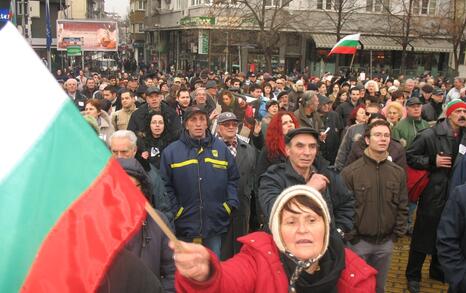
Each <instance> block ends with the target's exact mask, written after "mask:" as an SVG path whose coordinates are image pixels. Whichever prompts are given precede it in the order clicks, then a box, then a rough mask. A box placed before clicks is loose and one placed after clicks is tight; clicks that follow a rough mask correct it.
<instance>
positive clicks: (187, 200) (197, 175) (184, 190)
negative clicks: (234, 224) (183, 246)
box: [160, 130, 239, 239]
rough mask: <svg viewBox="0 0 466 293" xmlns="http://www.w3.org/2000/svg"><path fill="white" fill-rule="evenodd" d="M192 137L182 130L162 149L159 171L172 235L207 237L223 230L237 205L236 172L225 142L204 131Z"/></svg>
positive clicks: (190, 237) (237, 176)
mask: <svg viewBox="0 0 466 293" xmlns="http://www.w3.org/2000/svg"><path fill="white" fill-rule="evenodd" d="M206 133H207V134H206V137H205V138H204V139H202V140H196V139H193V138H191V137H190V136H189V134H188V132H187V131H186V130H185V131H184V132H183V133H182V134H181V136H180V139H179V140H177V141H175V142H173V143H172V144H170V145H169V146H168V147H166V148H165V149H164V150H163V153H162V159H161V164H160V172H161V175H162V178H163V180H164V182H165V186H166V189H167V195H168V198H169V201H170V206H171V210H172V212H173V214H174V215H175V229H176V235H177V236H178V237H181V238H183V239H192V238H195V237H201V238H209V237H212V236H216V235H220V234H222V233H225V232H226V231H227V229H228V225H229V223H230V214H231V210H232V209H235V208H237V207H238V206H239V201H238V196H237V185H238V180H239V173H238V169H237V167H236V163H235V159H234V157H233V155H232V154H231V153H230V151H229V149H228V148H227V146H226V145H225V143H224V142H223V141H221V140H219V139H218V138H216V137H214V136H212V135H211V134H210V132H206Z"/></svg>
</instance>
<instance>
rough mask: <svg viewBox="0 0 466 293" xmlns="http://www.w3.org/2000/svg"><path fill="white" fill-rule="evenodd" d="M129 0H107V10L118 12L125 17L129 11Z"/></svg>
mask: <svg viewBox="0 0 466 293" xmlns="http://www.w3.org/2000/svg"><path fill="white" fill-rule="evenodd" d="M128 7H129V0H105V11H107V12H116V13H118V14H119V15H120V16H121V17H123V18H124V16H125V15H126V13H127V12H128Z"/></svg>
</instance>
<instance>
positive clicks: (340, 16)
mask: <svg viewBox="0 0 466 293" xmlns="http://www.w3.org/2000/svg"><path fill="white" fill-rule="evenodd" d="M366 7H367V5H366V4H365V3H363V2H362V1H358V0H327V1H324V0H318V1H317V8H318V9H323V11H324V14H325V15H326V16H327V18H328V20H329V21H330V23H332V25H333V29H334V32H335V35H336V42H338V41H339V40H340V39H341V38H342V31H343V30H344V28H345V27H346V26H347V24H348V23H350V22H351V21H352V20H353V19H354V18H353V16H354V15H355V14H356V13H357V12H359V11H361V10H363V9H365V8H366ZM339 65H340V55H338V54H337V55H336V57H335V70H336V71H338V68H339Z"/></svg>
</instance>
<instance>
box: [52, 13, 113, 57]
mask: <svg viewBox="0 0 466 293" xmlns="http://www.w3.org/2000/svg"><path fill="white" fill-rule="evenodd" d="M70 39H80V40H82V43H81V44H80V46H81V49H82V50H83V51H117V50H118V25H117V23H116V22H115V21H77V20H57V49H58V50H60V51H66V48H67V47H68V46H70V45H76V44H70V42H69V40H70Z"/></svg>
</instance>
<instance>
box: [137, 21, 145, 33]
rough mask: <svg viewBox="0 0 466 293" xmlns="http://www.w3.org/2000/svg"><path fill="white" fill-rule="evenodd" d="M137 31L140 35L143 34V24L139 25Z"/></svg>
mask: <svg viewBox="0 0 466 293" xmlns="http://www.w3.org/2000/svg"><path fill="white" fill-rule="evenodd" d="M138 30H139V32H140V33H142V32H144V24H143V23H140V24H139V27H138Z"/></svg>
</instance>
